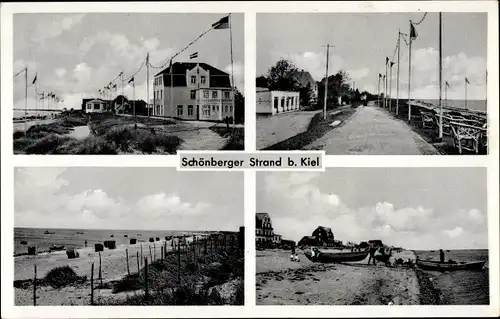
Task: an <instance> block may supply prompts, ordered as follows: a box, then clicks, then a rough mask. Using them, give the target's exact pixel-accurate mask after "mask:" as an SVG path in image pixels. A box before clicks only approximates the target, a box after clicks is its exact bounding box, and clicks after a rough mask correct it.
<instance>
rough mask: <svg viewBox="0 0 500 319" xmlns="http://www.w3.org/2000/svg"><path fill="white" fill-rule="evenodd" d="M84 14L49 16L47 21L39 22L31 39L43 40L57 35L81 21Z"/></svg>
mask: <svg viewBox="0 0 500 319" xmlns="http://www.w3.org/2000/svg"><path fill="white" fill-rule="evenodd" d="M84 17H85V14H83V13H80V14H65V15H64V16H58V15H56V16H49V17H48V19H50V20H47V19H46V20H47V21H43V22H42V23H40V24H39V25H38V27H37V29H36V32H35V33H34V34H33V37H32V39H33V41H35V42H44V41H46V40H48V39H51V38H55V37H58V36H59V35H61V34H62V33H63V32H65V31H68V30H70V29H71V28H72V27H73V26H75V25H77V24H79V23H81V21H82V20H83V18H84Z"/></svg>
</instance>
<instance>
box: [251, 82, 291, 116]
mask: <svg viewBox="0 0 500 319" xmlns="http://www.w3.org/2000/svg"><path fill="white" fill-rule="evenodd" d="M256 98H257V100H256V102H257V103H256V104H257V105H256V113H257V114H272V115H274V114H279V113H286V112H294V111H299V110H300V95H299V92H291V91H271V90H269V89H267V88H259V87H258V88H257V96H256Z"/></svg>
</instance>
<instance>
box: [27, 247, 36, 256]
mask: <svg viewBox="0 0 500 319" xmlns="http://www.w3.org/2000/svg"><path fill="white" fill-rule="evenodd" d="M28 255H36V246H28Z"/></svg>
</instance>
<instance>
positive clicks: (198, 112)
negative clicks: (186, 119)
mask: <svg viewBox="0 0 500 319" xmlns="http://www.w3.org/2000/svg"><path fill="white" fill-rule="evenodd" d="M196 119H197V120H199V119H200V106H199V105H196Z"/></svg>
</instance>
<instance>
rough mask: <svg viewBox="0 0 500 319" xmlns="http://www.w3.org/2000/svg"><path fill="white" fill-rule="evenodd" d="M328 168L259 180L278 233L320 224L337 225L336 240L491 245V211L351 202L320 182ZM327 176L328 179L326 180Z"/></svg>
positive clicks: (304, 231)
mask: <svg viewBox="0 0 500 319" xmlns="http://www.w3.org/2000/svg"><path fill="white" fill-rule="evenodd" d="M320 174H322V173H297V172H293V173H265V174H263V176H264V177H263V178H262V179H260V180H259V179H258V181H261V183H258V185H257V188H258V189H259V190H260V191H259V192H258V196H257V203H258V205H257V207H265V209H266V210H267V211H258V212H266V213H269V214H270V217H271V219H272V222H273V227H274V229H275V232H276V233H278V234H282V235H283V237H284V238H288V239H292V240H295V241H298V240H300V239H301V238H302V237H303V236H307V235H311V233H312V231H313V230H314V229H315V228H316V227H318V226H320V225H321V226H326V227H331V228H332V230H333V232H334V234H335V237H336V239H339V240H342V241H344V242H346V241H355V242H360V241H363V240H369V239H377V238H378V239H381V240H383V241H384V242H385V243H387V244H389V245H396V246H400V245H402V246H403V247H406V248H409V249H435V248H436V245H443V247H448V248H449V249H459V248H460V249H462V248H467V247H469V248H470V247H472V248H474V247H475V248H485V247H487V233H486V231H485V229H486V216H485V215H484V214H483V213H482V212H481V211H480V210H479V209H476V208H474V209H470V210H465V209H460V210H457V211H454V212H452V213H451V214H442V213H440V212H438V211H435V210H434V209H432V208H429V207H425V206H424V205H407V206H401V207H397V206H396V205H395V204H394V203H391V202H389V201H379V202H374V203H373V204H371V205H365V206H363V207H348V206H347V205H346V204H345V203H344V202H343V201H342V198H341V197H340V196H339V195H338V194H335V193H331V192H327V191H324V190H323V189H322V188H321V187H320V186H318V184H319V183H321V179H318V178H319V177H320ZM323 181H324V180H323Z"/></svg>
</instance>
